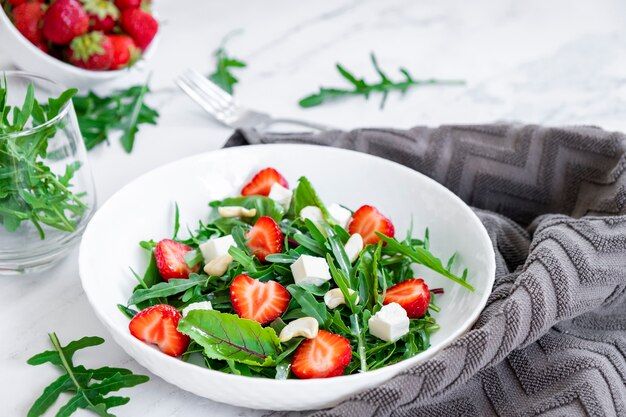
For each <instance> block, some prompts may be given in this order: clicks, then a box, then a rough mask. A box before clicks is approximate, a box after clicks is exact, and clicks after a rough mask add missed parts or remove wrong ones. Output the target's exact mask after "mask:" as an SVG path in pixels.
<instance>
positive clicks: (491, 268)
mask: <svg viewBox="0 0 626 417" xmlns="http://www.w3.org/2000/svg"><path fill="white" fill-rule="evenodd" d="M261 147H263V149H266V148H268V147H275V148H277V152H278V149H281V148H282V149H284V148H296V147H298V149H302V148H316V149H318V148H320V147H323V148H328V149H332V150H333V151H336V152H340V153H349V154H355V153H356V154H359V155H360V157H363V158H365V159H369V158H371V159H378V160H383V161H385V162H387V163H389V164H392V165H396V167H397V168H398V169H401V170H404V171H406V172H410V175H415V174H416V173H417V174H418V175H421V176H423V177H424V178H423V179H424V180H426V181H430V182H432V183H434V184H437V186H439V187H441V188H443V189H444V190H442V191H443V192H444V193H448V195H449V197H451V198H453V199H456V200H457V201H458V202H460V203H461V206H462V209H463V211H465V212H466V213H467V214H468V215H469V216H468V217H469V219H471V221H473V222H475V223H476V224H477V225H478V226H479V230H480V233H481V234H483V238H485V239H487V241H488V242H491V239H490V238H489V235H488V233H487V230H486V229H485V227H484V225H483V224H482V222H481V221H480V219H479V218H478V216H477V215H476V214H475V213H474V211H473V210H472V209H471V208H470V207H469V206H468V205H467V204H465V202H463V201H462V200H461V199H460V198H459V197H458V196H457V195H456V194H454V193H453V192H452V191H450V190H449V189H447V188H446V187H444V186H443V185H441V184H439V183H437V182H436V181H435V180H433V179H432V178H430V177H427V176H426V175H424V174H422V173H420V172H418V171H416V170H413V169H411V168H409V167H406V166H404V165H402V164H399V163H397V162H395V161H391V160H388V159H385V158H381V157H379V156H375V155H371V154H367V153H363V152H358V151H354V150H349V149H344V148H334V147H327V146H322V145H312V144H293V143H291V144H262V145H247V146H245V148H248V149H254V148H261ZM238 148H240V147H230V148H222V149H217V150H214V151H209V152H203V153H199V154H196V155H192V156H189V157H185V158H181V159H178V160H176V161H172V162H169V163H167V164H165V165H162V166H160V167H157V168H155V169H153V170H151V171H149V172H147V173H145V174H143V175H141V176H139V177H137V178H135V179H134V180H132V181H131V182H129V183H128V184H126V185H125V186H124V187H122V188H120V189H119V190H118V191H117V192H116V193H115V194H114V195H113V196H111V197H110V198H109V199H108V200H107V201H106V202H105V203H104V204H103V205H102V206H101V207H100V209H99V210H98V211H97V212H96V213H95V215H94V216H93V218H92V221H94V220H97V219H98V218H99V214H100V213H101V211H102V209H103V208H104V207H106V206H107V205H108V204H109V203H110V202H111V201H112V200H113V199H114V197H115V196H116V195H117V194H119V193H120V192H122V191H123V190H124V189H126V188H127V187H130V186H132V185H133V184H135V183H136V182H139V181H141V180H143V179H144V178H145V177H149V176H150V175H153V174H154V173H156V172H158V171H161V170H164V171H166V170H168V169H169V168H170V167H171V166H174V165H177V164H182V163H188V162H191V161H192V160H194V159H201V158H203V157H205V156H206V155H208V154H213V153H217V152H219V153H222V152H223V153H230V152H236V151H237V150H238ZM89 234H90V224H89V225H88V226H87V228H86V230H85V232H84V234H83V240H82V241H81V245H80V251H79V257H78V262H79V265H78V269H79V275H80V279H81V283H82V286H83V289H84V291H85V294H86V295H87V298H88V300H89V303H90V304H91V306H92V308H93V309H94V311H95V312H96V315H97V316H98V317H99V318H100V320H101V321H102V322H103V323H104V324H105V325H106V327H108V328H109V329H115V331H116V332H117V334H118V335H119V336H121V337H123V338H124V339H126V341H127V342H128V343H132V344H135V345H136V346H138V347H139V349H140V350H142V351H143V352H144V353H145V354H146V355H149V356H152V358H155V359H156V360H166V361H176V362H177V363H178V364H179V365H180V366H181V367H182V368H181V369H182V370H185V369H189V370H194V371H195V372H206V373H207V376H210V375H216V374H217V375H219V376H220V378H225V379H226V380H227V381H228V380H232V381H237V382H242V380H250V381H263V383H264V384H268V385H270V386H271V387H273V388H277V389H280V388H281V387H283V386H285V385H292V384H296V385H298V386H299V387H301V388H307V386H313V385H316V384H320V382H321V381H324V380H325V378H312V379H284V380H278V379H272V378H261V377H250V376H245V375H234V374H228V373H225V372H220V371H216V370H212V369H207V368H204V367H201V366H198V365H195V364H192V363H188V362H185V361H182V360H180V359H179V358H175V357H171V356H168V355H165V354H163V353H162V352H160V351H158V350H157V349H156V348H154V347H152V346H150V345H148V344H146V343H144V342H142V341H140V340H139V339H137V338H135V337H133V336H132V335H131V334H130V332H128V331H126V332H119V331H117V330H118V326H117V325H116V324H115V323H113V322H112V321H111V320H110V319H109V318H108V317H107V315H106V314H105V313H103V312H102V311H101V310H100V308H99V306H98V304H95V303H94V298H93V293H92V292H91V288H90V284H89V280H87V279H86V278H85V273H84V272H85V270H86V266H85V264H86V260H85V255H84V252H85V251H84V250H83V245H84V242H85V241H86V239H85V237H87V236H89ZM489 248H490V252H491V253H490V255H492V256H490V257H489V260H488V265H487V270H488V272H489V273H488V277H487V285H486V286H485V292H484V293H483V295H482V298H481V299H480V301H479V304H478V305H477V307H476V308H475V309H474V310H473V311H472V313H471V314H470V315H469V317H467V318H466V319H465V325H464V326H462V327H460V328H459V329H457V330H456V331H454V332H453V333H451V334H450V335H449V336H448V337H447V338H446V339H444V340H443V341H441V342H440V343H439V344H438V345H437V346H436V347H433V346H431V347H429V348H428V349H426V350H425V351H423V352H420V353H419V354H417V355H415V356H413V357H411V358H408V359H404V360H402V361H400V362H398V363H395V364H392V365H388V366H385V367H382V368H379V369H375V370H373V371H367V372H362V373H356V374H351V375H341V376H336V377H333V378H332V379H333V381H335V380H337V379H341V380H342V381H344V382H346V383H350V382H351V381H356V380H360V379H367V378H368V375H374V374H377V373H383V372H384V371H385V370H386V371H390V370H395V371H396V372H394V373H393V374H394V376H397V375H398V374H400V373H401V372H402V371H403V370H406V369H407V367H406V362H407V361H411V362H415V363H414V364H413V365H417V364H418V363H422V362H423V361H424V360H426V359H429V358H430V357H432V356H433V355H434V354H436V353H438V352H440V351H441V350H442V349H444V348H445V347H447V346H449V345H450V344H451V343H453V342H454V341H456V340H457V339H458V338H459V337H460V336H461V335H462V334H464V333H466V332H467V331H468V330H469V329H470V328H471V327H472V325H473V324H474V323H475V322H476V320H477V319H478V316H479V315H480V313H481V312H482V311H483V309H484V307H485V305H486V304H487V300H488V298H489V296H490V295H491V292H492V290H493V284H494V282H495V268H496V265H495V252H494V250H493V245H492V244H490V245H489ZM120 314H122V313H121V312H120ZM403 364H404V365H405V366H402V365H403ZM413 365H411V366H413Z"/></svg>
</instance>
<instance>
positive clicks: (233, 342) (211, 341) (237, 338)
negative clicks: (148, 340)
mask: <svg viewBox="0 0 626 417" xmlns="http://www.w3.org/2000/svg"><path fill="white" fill-rule="evenodd" d="M178 331H179V332H181V333H184V334H186V335H188V336H189V337H191V339H192V340H193V341H194V342H196V343H197V344H199V345H200V346H202V347H203V348H204V354H205V355H206V356H208V357H209V358H211V359H223V360H232V361H235V362H238V363H244V364H248V365H257V366H262V367H265V366H274V365H275V359H276V357H277V356H278V354H279V353H280V350H281V346H280V341H279V340H278V336H276V332H275V331H274V329H272V328H271V327H261V325H260V324H259V323H258V322H256V321H254V320H248V319H242V318H240V317H238V316H237V315H235V314H226V313H220V312H219V311H214V310H192V311H190V312H189V314H187V316H185V317H184V318H182V319H181V320H180V321H179V323H178Z"/></svg>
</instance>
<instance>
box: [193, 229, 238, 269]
mask: <svg viewBox="0 0 626 417" xmlns="http://www.w3.org/2000/svg"><path fill="white" fill-rule="evenodd" d="M231 246H237V244H236V243H235V239H233V237H232V236H231V235H226V236H222V237H218V238H215V239H210V240H207V241H206V242H204V243H203V244H201V245H200V246H199V249H200V252H202V257H204V263H205V264H208V263H209V262H211V261H212V260H213V259H215V258H217V257H218V256H222V255H228V249H230V247H231Z"/></svg>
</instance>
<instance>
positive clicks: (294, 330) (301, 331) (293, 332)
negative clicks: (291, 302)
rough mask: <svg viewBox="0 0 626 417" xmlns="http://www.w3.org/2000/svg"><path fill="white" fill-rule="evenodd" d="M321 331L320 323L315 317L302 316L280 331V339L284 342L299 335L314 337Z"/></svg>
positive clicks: (308, 337)
mask: <svg viewBox="0 0 626 417" xmlns="http://www.w3.org/2000/svg"><path fill="white" fill-rule="evenodd" d="M318 331H319V324H318V323H317V320H315V319H314V318H313V317H302V318H299V319H297V320H294V321H292V322H290V323H289V324H288V325H286V326H285V327H283V329H282V330H281V331H280V336H279V338H280V341H281V342H282V343H285V342H288V341H290V340H291V339H292V338H294V337H297V336H302V337H306V338H307V339H314V338H315V337H316V336H317V332H318Z"/></svg>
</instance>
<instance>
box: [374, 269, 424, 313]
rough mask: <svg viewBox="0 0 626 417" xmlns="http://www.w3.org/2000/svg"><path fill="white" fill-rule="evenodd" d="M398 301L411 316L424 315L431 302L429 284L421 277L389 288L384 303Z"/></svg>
mask: <svg viewBox="0 0 626 417" xmlns="http://www.w3.org/2000/svg"><path fill="white" fill-rule="evenodd" d="M389 303H398V304H400V305H401V306H402V308H403V309H405V310H406V314H407V315H408V316H409V318H412V319H415V318H420V317H424V315H425V314H426V311H428V304H430V291H428V285H426V283H425V282H424V280H423V279H421V278H413V279H408V280H406V281H403V282H400V283H399V284H396V285H394V286H393V287H391V288H388V289H387V292H386V293H385V299H384V300H383V304H385V305H386V304H389Z"/></svg>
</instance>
